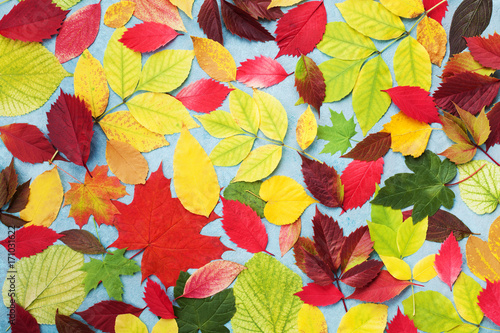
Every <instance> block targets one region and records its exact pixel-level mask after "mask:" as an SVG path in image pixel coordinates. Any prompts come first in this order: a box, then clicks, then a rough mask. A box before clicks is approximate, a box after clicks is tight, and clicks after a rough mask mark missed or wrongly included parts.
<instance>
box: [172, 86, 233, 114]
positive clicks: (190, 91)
mask: <svg viewBox="0 0 500 333" xmlns="http://www.w3.org/2000/svg"><path fill="white" fill-rule="evenodd" d="M232 90H234V89H232V88H228V87H226V86H225V85H224V84H222V83H220V82H218V81H215V80H213V79H200V80H198V81H195V82H193V83H190V84H189V85H188V86H186V87H184V88H182V90H181V91H179V93H178V94H177V95H176V96H175V98H177V99H178V100H179V101H181V103H182V104H183V105H184V106H185V107H186V108H187V109H190V110H193V111H196V112H203V113H208V112H210V111H213V110H215V109H217V108H218V107H220V106H221V105H222V103H223V102H224V100H225V99H226V97H227V95H228V94H229V93H230V92H231V91H232Z"/></svg>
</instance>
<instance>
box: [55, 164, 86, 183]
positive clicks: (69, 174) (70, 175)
mask: <svg viewBox="0 0 500 333" xmlns="http://www.w3.org/2000/svg"><path fill="white" fill-rule="evenodd" d="M49 164H54V165H55V167H56V168H58V169H59V170H61V171H62V172H64V173H65V174H67V175H68V176H70V177H71V178H73V179H74V180H76V181H77V182H79V183H80V184H83V183H82V182H81V181H79V180H78V179H76V178H75V177H73V176H72V175H71V174H70V173H69V172H67V171H66V170H64V169H63V168H61V167H60V166H58V165H57V164H55V163H49Z"/></svg>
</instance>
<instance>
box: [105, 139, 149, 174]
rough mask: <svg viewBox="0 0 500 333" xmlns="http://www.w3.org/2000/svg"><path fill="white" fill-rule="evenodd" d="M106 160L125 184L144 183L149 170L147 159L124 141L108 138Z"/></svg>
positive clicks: (112, 170)
mask: <svg viewBox="0 0 500 333" xmlns="http://www.w3.org/2000/svg"><path fill="white" fill-rule="evenodd" d="M106 162H108V166H109V169H110V170H111V172H112V173H114V174H115V175H116V176H117V177H118V179H120V180H121V181H122V182H124V183H126V184H144V183H145V182H146V178H147V176H148V172H149V166H148V161H146V159H145V158H144V156H142V155H141V153H140V152H139V151H138V150H137V149H136V148H134V147H133V146H131V145H130V144H128V143H126V142H121V141H116V140H109V141H108V142H107V144H106Z"/></svg>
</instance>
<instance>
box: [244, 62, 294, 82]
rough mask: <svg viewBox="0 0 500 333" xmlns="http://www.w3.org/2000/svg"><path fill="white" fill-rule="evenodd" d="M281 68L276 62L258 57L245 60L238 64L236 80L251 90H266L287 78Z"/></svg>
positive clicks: (286, 74)
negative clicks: (251, 88)
mask: <svg viewBox="0 0 500 333" xmlns="http://www.w3.org/2000/svg"><path fill="white" fill-rule="evenodd" d="M288 75H290V74H288V73H287V72H286V71H285V69H284V68H283V66H281V64H280V63H279V62H277V61H276V60H274V59H272V58H269V57H265V56H260V57H255V59H247V60H246V61H244V62H242V63H241V64H240V67H238V70H237V72H236V80H237V81H239V82H242V83H244V84H246V85H247V87H253V88H267V87H270V86H273V85H275V84H278V83H280V82H281V81H283V80H284V79H286V78H287V77H288Z"/></svg>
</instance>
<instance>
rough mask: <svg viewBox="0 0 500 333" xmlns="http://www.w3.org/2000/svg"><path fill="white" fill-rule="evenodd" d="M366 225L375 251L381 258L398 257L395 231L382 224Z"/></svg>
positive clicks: (371, 223)
mask: <svg viewBox="0 0 500 333" xmlns="http://www.w3.org/2000/svg"><path fill="white" fill-rule="evenodd" d="M367 223H368V229H369V230H370V237H371V240H372V242H373V248H374V249H375V251H377V253H378V254H379V255H381V256H390V257H399V249H398V243H397V233H396V231H394V230H392V229H391V228H389V227H388V226H385V225H383V224H377V223H373V222H367Z"/></svg>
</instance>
